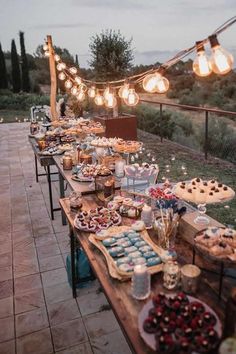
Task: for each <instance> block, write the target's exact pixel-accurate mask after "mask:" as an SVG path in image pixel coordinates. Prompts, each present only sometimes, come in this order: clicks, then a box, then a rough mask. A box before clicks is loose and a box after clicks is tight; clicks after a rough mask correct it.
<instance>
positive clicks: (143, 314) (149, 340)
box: [138, 293, 222, 354]
mask: <svg viewBox="0 0 236 354" xmlns="http://www.w3.org/2000/svg"><path fill="white" fill-rule="evenodd" d="M180 294H181V296H182V298H183V299H184V298H185V295H184V294H183V293H180ZM180 294H177V295H173V294H172V295H169V294H165V295H164V294H158V295H157V297H158V296H164V297H165V298H166V299H167V301H168V299H171V298H174V296H175V297H176V298H177V297H178V296H180ZM182 294H183V295H182ZM186 297H187V299H188V300H187V301H188V302H189V304H188V305H186V306H187V307H188V311H189V312H190V313H192V311H193V310H192V309H193V306H194V304H196V306H197V308H199V309H203V310H202V311H204V312H202V313H201V314H200V312H199V319H200V320H202V322H203V324H202V328H199V330H198V331H197V330H196V325H195V326H194V327H193V322H191V326H190V328H191V327H193V328H194V329H193V330H192V332H191V331H190V330H189V332H188V327H187V328H186V329H184V331H186V333H184V335H185V338H186V336H187V335H188V336H189V337H187V339H188V343H189V345H188V348H186V349H187V350H186V353H188V354H190V353H191V354H200V353H206V352H208V351H203V350H202V349H201V345H200V344H196V345H195V344H194V343H195V342H194V341H195V339H197V340H198V341H199V342H200V343H201V338H202V340H203V343H204V340H205V334H206V333H207V331H208V329H207V328H208V325H207V324H206V321H205V314H206V313H207V314H209V315H208V316H209V318H211V319H212V322H211V326H210V325H209V327H210V328H212V329H213V331H212V333H214V334H215V338H214V340H215V343H214V342H212V341H211V346H212V348H211V349H214V348H215V347H216V346H217V344H218V342H219V339H220V338H221V336H222V325H221V322H220V320H219V317H218V316H217V314H216V313H215V311H214V310H212V309H211V308H210V307H209V306H208V305H207V304H206V303H204V302H203V301H201V300H199V299H197V298H195V297H193V296H186ZM155 307H156V306H155ZM153 308H154V303H153V299H151V300H149V301H148V302H147V303H146V304H145V305H144V306H143V308H142V310H141V311H140V313H139V315H138V329H139V333H140V335H141V337H142V339H143V340H144V342H145V343H146V344H147V345H148V346H149V347H150V348H152V349H153V350H154V351H157V345H159V343H160V337H161V335H162V329H161V330H160V332H158V331H157V333H155V332H154V333H148V332H147V331H145V330H144V322H145V320H146V319H147V318H148V317H149V316H150V311H152V309H153ZM158 308H159V311H160V312H161V311H162V308H161V306H159V307H157V309H158ZM189 308H190V310H189ZM163 313H166V312H165V310H163ZM171 313H173V317H172V315H171ZM174 314H175V315H174ZM176 314H178V310H176V309H172V310H170V312H169V313H168V317H172V318H176V319H175V320H174V321H179V320H177V318H178V317H176ZM179 316H180V315H179ZM192 316H194V317H193V320H194V318H196V317H197V316H196V317H195V315H192ZM203 316H204V317H203ZM160 317H161V319H160V320H159V321H158V323H157V324H159V323H160V326H161V327H160V328H164V327H165V325H163V326H162V321H163V320H164V321H165V318H166V317H165V316H160ZM179 318H180V317H179ZM213 319H214V321H213ZM196 321H198V320H196ZM179 322H180V321H179ZM184 325H185V322H183V327H184ZM197 325H198V322H197ZM179 327H180V325H176V327H173V332H172V338H174V342H175V345H176V347H175V349H172V351H171V350H170V351H161V350H160V348H159V351H158V352H160V353H162V352H163V353H167V352H176V353H179V352H180V350H179V345H180V343H182V342H181V340H180V338H181V337H180V333H178V332H177V331H178V330H179ZM166 328H168V325H166ZM195 332H196V334H195ZM158 333H159V334H158ZM177 334H178V335H179V336H178V337H176V335H177ZM167 335H168V334H163V335H162V336H163V337H164V338H165V336H167ZM157 336H158V337H157ZM157 339H158V344H157ZM193 339H194V340H193ZM181 345H182V344H181ZM191 346H192V348H191ZM199 348H200V349H199Z"/></svg>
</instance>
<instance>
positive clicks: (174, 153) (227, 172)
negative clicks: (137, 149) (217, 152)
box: [137, 131, 236, 227]
mask: <svg viewBox="0 0 236 354" xmlns="http://www.w3.org/2000/svg"><path fill="white" fill-rule="evenodd" d="M139 139H140V140H141V141H143V142H144V147H145V151H144V153H143V154H142V155H140V157H139V159H137V162H141V161H142V162H151V159H152V158H153V157H154V158H155V159H156V163H158V165H159V168H160V173H159V177H158V181H159V182H162V177H163V176H164V177H167V178H168V179H169V180H170V181H173V182H179V181H183V180H189V179H192V178H194V177H201V178H205V179H212V178H215V179H217V180H218V181H219V182H222V183H224V184H226V185H229V186H230V187H232V188H233V189H234V190H236V165H232V164H230V163H227V162H224V161H222V160H219V159H217V158H209V160H208V161H206V160H205V159H204V157H203V156H202V155H199V154H197V153H195V152H194V151H191V150H190V149H187V148H185V147H183V146H180V145H178V144H175V143H172V142H170V141H166V140H165V141H163V143H161V142H160V139H159V137H157V136H155V135H152V134H149V133H146V132H143V131H139ZM149 155H150V156H149ZM173 158H174V159H173ZM141 159H142V160H141ZM167 165H169V167H166V166H167ZM182 167H184V168H185V169H184V170H183V169H182ZM167 170H169V172H167ZM207 214H208V215H210V216H212V217H213V218H215V219H217V220H218V221H220V222H221V223H223V224H226V225H228V224H229V225H234V227H236V198H234V199H233V200H232V201H231V202H229V203H224V204H215V205H209V206H207Z"/></svg>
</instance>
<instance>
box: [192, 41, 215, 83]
mask: <svg viewBox="0 0 236 354" xmlns="http://www.w3.org/2000/svg"><path fill="white" fill-rule="evenodd" d="M196 47H197V56H196V58H195V59H194V61H193V71H194V72H195V74H196V75H198V76H202V77H205V76H208V75H210V74H211V73H212V68H211V64H210V62H209V61H208V59H207V56H206V53H205V49H204V46H203V44H202V42H196Z"/></svg>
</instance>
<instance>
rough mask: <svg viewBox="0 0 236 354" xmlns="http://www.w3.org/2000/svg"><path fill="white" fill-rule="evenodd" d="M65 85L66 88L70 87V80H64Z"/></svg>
mask: <svg viewBox="0 0 236 354" xmlns="http://www.w3.org/2000/svg"><path fill="white" fill-rule="evenodd" d="M65 87H66V88H67V89H70V88H71V87H72V82H71V81H70V80H66V82H65Z"/></svg>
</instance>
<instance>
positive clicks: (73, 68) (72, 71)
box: [69, 66, 77, 75]
mask: <svg viewBox="0 0 236 354" xmlns="http://www.w3.org/2000/svg"><path fill="white" fill-rule="evenodd" d="M69 72H70V73H71V74H73V75H75V74H77V69H76V68H75V67H74V66H72V67H71V68H70V69H69Z"/></svg>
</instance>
